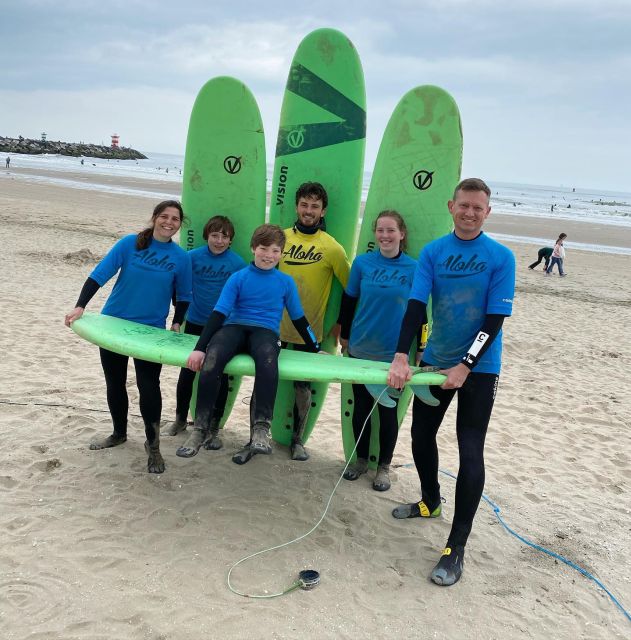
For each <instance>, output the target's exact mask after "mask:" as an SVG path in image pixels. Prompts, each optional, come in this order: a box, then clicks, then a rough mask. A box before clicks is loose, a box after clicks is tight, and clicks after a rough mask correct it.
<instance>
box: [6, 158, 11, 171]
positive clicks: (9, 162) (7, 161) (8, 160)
mask: <svg viewBox="0 0 631 640" xmlns="http://www.w3.org/2000/svg"><path fill="white" fill-rule="evenodd" d="M5 163H6V166H7V169H8V168H9V165H10V164H11V156H7V159H6V160H5Z"/></svg>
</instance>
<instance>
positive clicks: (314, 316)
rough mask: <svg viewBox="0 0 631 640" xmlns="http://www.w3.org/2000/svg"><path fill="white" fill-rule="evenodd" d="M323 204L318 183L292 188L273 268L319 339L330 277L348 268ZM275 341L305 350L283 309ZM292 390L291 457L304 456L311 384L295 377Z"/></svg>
mask: <svg viewBox="0 0 631 640" xmlns="http://www.w3.org/2000/svg"><path fill="white" fill-rule="evenodd" d="M327 205H328V196H327V193H326V190H325V188H324V187H323V186H322V185H321V184H320V183H319V182H305V183H304V184H301V185H300V187H298V190H297V191H296V214H297V220H296V222H295V223H294V225H293V227H290V228H289V229H285V236H286V237H287V244H286V245H285V250H284V252H283V256H282V258H281V260H280V264H279V269H280V270H281V271H283V272H284V273H287V274H289V275H290V276H292V278H293V279H294V280H295V282H296V285H297V287H298V293H299V294H300V301H301V303H302V306H303V308H304V312H305V316H306V317H307V318H309V322H310V323H311V327H312V328H313V330H314V332H315V334H316V338H317V340H318V342H322V339H323V333H324V313H325V311H326V306H327V303H328V301H329V294H330V293H331V284H332V282H333V276H335V277H336V278H337V279H338V280H339V281H340V284H341V285H342V287H345V286H346V283H347V281H348V274H349V272H350V264H349V262H348V258H347V257H346V252H345V251H344V248H343V247H342V245H340V244H339V243H338V242H337V241H336V240H335V238H333V237H332V236H330V235H329V234H328V233H327V232H326V231H325V229H326V225H325V222H324V214H325V213H326V208H327ZM332 333H333V334H334V335H336V337H338V336H339V325H336V326H335V327H334V329H332ZM280 339H281V340H282V342H283V343H284V346H286V345H287V344H292V345H293V348H294V349H296V350H299V351H302V350H307V347H305V344H304V341H303V340H302V338H301V337H300V335H299V334H298V332H297V331H296V330H295V328H294V326H293V324H292V323H291V321H290V319H289V317H288V316H287V313H286V312H285V314H284V315H283V320H282V322H281V326H280ZM294 389H295V393H296V401H295V404H294V431H293V435H292V442H291V458H292V460H307V459H308V458H309V454H308V453H307V451H306V450H305V447H304V443H303V442H302V436H303V432H304V427H305V424H306V422H307V416H308V414H309V408H310V407H311V385H310V384H309V383H308V382H303V381H296V382H294Z"/></svg>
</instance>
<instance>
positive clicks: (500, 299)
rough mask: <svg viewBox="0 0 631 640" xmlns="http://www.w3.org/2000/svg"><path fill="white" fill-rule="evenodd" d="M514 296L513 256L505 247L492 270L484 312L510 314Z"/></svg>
mask: <svg viewBox="0 0 631 640" xmlns="http://www.w3.org/2000/svg"><path fill="white" fill-rule="evenodd" d="M514 297H515V256H514V254H513V252H512V251H510V250H509V249H506V248H505V252H504V256H503V259H502V261H501V262H500V264H499V265H498V267H497V268H496V269H495V271H494V272H493V275H492V277H491V282H490V284H489V292H488V294H487V304H486V310H485V312H486V314H487V315H489V314H499V315H502V316H510V315H511V314H512V312H513V298H514Z"/></svg>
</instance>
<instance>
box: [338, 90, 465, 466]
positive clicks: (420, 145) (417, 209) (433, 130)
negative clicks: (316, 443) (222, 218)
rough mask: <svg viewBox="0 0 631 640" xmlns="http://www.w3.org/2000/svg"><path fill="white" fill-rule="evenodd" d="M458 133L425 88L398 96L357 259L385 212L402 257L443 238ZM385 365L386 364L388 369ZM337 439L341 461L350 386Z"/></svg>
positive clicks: (404, 404) (440, 98)
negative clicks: (403, 230) (392, 219)
mask: <svg viewBox="0 0 631 640" xmlns="http://www.w3.org/2000/svg"><path fill="white" fill-rule="evenodd" d="M461 165H462V128H461V124H460V113H459V111H458V107H457V105H456V103H455V102H454V100H453V98H452V97H451V96H450V95H449V94H448V93H447V92H446V91H444V90H443V89H440V88H439V87H434V86H431V85H426V86H421V87H417V88H416V89H412V90H411V91H409V92H408V93H406V94H405V96H403V98H402V99H401V100H400V102H399V103H398V105H397V106H396V108H395V110H394V112H393V113H392V116H391V117H390V120H389V122H388V125H387V127H386V130H385V132H384V134H383V138H382V141H381V145H380V147H379V152H378V154H377V160H376V162H375V168H374V171H373V174H372V179H371V182H370V189H369V191H368V198H367V200H366V207H365V210H364V216H363V220H362V225H361V228H360V232H359V240H358V244H357V253H358V254H360V253H365V252H367V251H378V250H379V249H378V248H376V247H375V238H374V233H373V231H372V224H373V222H374V220H375V218H376V217H377V215H378V214H379V213H380V212H381V211H383V210H385V209H393V210H395V211H398V212H399V213H400V214H401V215H402V216H403V219H404V220H405V223H406V226H407V230H408V234H407V241H408V248H407V253H408V255H410V256H412V257H413V258H416V257H417V256H418V255H419V252H420V251H421V249H422V248H423V247H424V246H425V245H426V244H427V243H428V242H430V241H432V240H434V239H436V238H438V237H440V236H442V235H445V234H446V233H449V231H450V230H451V228H452V218H451V215H450V213H449V211H448V209H447V201H448V200H450V199H451V198H452V196H453V190H454V187H455V186H456V185H457V184H458V182H459V180H460V170H461ZM388 365H389V363H388ZM411 397H412V393H411V391H410V390H409V389H406V390H404V392H403V394H402V396H401V399H400V400H399V405H398V417H399V425H400V424H401V422H402V420H403V418H404V416H405V413H406V412H407V409H408V406H409V403H410V400H411ZM341 403H342V404H341V412H342V439H343V444H344V453H345V455H346V459H347V460H348V458H349V457H350V455H351V453H352V451H353V448H354V446H355V437H354V435H353V426H352V422H351V421H352V411H353V391H352V387H351V385H348V384H343V385H342V401H341ZM371 422H372V431H371V440H370V457H369V466H371V467H373V468H374V467H376V466H377V463H378V460H379V416H378V414H377V411H375V412H373V414H372V416H371Z"/></svg>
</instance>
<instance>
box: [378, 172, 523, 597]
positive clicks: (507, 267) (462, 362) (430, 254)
mask: <svg viewBox="0 0 631 640" xmlns="http://www.w3.org/2000/svg"><path fill="white" fill-rule="evenodd" d="M490 195H491V191H490V189H489V188H488V186H487V185H486V184H485V183H484V182H483V181H482V180H479V179H477V178H469V179H467V180H463V181H462V182H461V183H460V184H459V185H458V186H457V187H456V189H455V192H454V197H453V200H450V201H449V203H448V207H449V211H450V213H451V215H452V217H453V220H454V232H453V233H451V234H449V235H447V236H443V237H442V238H439V239H438V240H435V241H434V242H431V243H429V244H428V245H426V246H425V248H424V249H423V250H422V251H421V255H420V257H419V260H418V265H417V268H416V272H415V274H414V284H413V286H412V291H411V293H410V299H409V302H408V307H407V310H406V313H405V316H404V318H403V322H402V323H401V333H400V336H399V343H398V345H397V353H396V355H395V356H394V360H393V362H392V365H391V367H390V372H389V375H388V384H389V385H391V386H393V387H401V386H403V384H404V383H405V382H406V380H409V379H410V377H411V372H410V367H409V365H408V360H407V357H408V356H407V354H408V350H409V347H410V344H411V342H412V339H413V337H414V334H415V332H416V330H417V328H418V326H419V324H420V323H422V322H423V321H424V319H425V317H426V305H427V303H428V301H429V297H430V295H431V298H432V304H433V313H432V315H433V327H432V333H431V335H430V338H429V340H428V343H427V348H426V350H425V353H424V355H423V361H422V362H421V364H422V365H423V364H427V365H432V366H439V367H440V368H441V373H443V374H445V375H446V376H447V379H446V380H445V382H444V383H443V384H442V385H441V386H440V387H437V386H436V387H431V389H432V393H433V395H434V396H435V397H436V399H437V400H438V401H439V402H438V405H437V406H428V405H427V404H424V403H423V402H421V401H420V400H419V399H418V398H415V399H414V406H413V414H412V454H413V457H414V463H415V465H416V470H417V472H418V475H419V479H420V482H421V496H422V499H421V500H420V501H419V502H414V503H411V504H405V505H401V506H399V507H397V508H396V509H394V511H393V512H392V515H393V516H394V517H395V518H416V517H421V518H432V517H437V516H439V515H440V513H441V496H440V485H439V483H438V448H437V446H436V434H437V432H438V428H439V427H440V424H441V422H442V420H443V417H444V415H445V412H446V410H447V408H448V406H449V404H450V402H451V401H452V399H453V397H454V396H455V395H456V394H457V395H458V412H457V416H456V434H457V438H458V451H459V456H460V468H459V471H458V479H457V482H456V496H455V509H454V517H453V523H452V527H451V531H450V533H449V537H448V538H447V544H446V546H445V550H444V551H443V555H442V556H441V558H440V560H439V561H438V563H437V564H436V566H435V567H434V569H433V571H432V573H431V579H432V581H433V582H435V583H436V584H439V585H451V584H454V583H455V582H457V581H458V580H459V579H460V576H461V575H462V570H463V559H464V548H465V545H466V543H467V539H468V537H469V534H470V532H471V527H472V524H473V518H474V516H475V512H476V510H477V508H478V504H479V502H480V498H481V496H482V490H483V488H484V440H485V437H486V431H487V427H488V423H489V420H490V417H491V411H492V409H493V403H494V400H495V393H496V391H497V385H498V380H499V373H500V367H501V355H502V337H501V328H502V323H503V321H504V318H505V317H507V316H510V315H511V313H512V305H513V296H514V292H515V257H514V255H513V253H512V252H511V251H510V250H509V249H508V248H507V247H504V246H503V245H501V244H499V243H498V242H496V241H495V240H492V239H491V238H489V237H488V236H487V235H485V234H484V233H483V232H482V225H483V224H484V221H485V220H486V218H487V216H488V215H489V213H490V212H491V207H490V206H489V198H490Z"/></svg>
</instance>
